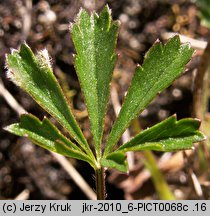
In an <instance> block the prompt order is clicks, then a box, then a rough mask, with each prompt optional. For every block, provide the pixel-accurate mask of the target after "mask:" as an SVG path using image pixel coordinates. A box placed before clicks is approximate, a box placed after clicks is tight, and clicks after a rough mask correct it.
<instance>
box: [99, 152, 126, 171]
mask: <svg viewBox="0 0 210 216" xmlns="http://www.w3.org/2000/svg"><path fill="white" fill-rule="evenodd" d="M101 165H102V166H104V167H109V168H115V169H117V170H119V171H121V172H127V171H128V163H127V158H126V155H125V154H124V153H122V152H113V153H111V154H108V155H107V157H106V158H101Z"/></svg>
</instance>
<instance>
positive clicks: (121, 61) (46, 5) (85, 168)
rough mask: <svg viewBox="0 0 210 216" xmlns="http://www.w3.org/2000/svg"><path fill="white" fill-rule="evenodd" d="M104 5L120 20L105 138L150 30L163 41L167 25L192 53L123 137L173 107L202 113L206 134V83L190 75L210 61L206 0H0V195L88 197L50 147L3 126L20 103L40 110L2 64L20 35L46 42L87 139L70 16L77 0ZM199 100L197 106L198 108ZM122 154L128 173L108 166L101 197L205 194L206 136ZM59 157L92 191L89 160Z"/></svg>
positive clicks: (208, 190)
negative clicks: (184, 146)
mask: <svg viewBox="0 0 210 216" xmlns="http://www.w3.org/2000/svg"><path fill="white" fill-rule="evenodd" d="M105 4H108V5H109V7H110V8H111V9H112V14H113V18H114V19H119V20H120V21H121V27H120V32H119V39H118V44H117V50H116V51H117V53H118V54H119V57H118V62H117V65H116V67H115V71H114V76H113V80H112V88H111V98H110V102H109V108H108V113H107V116H106V119H105V134H104V140H106V137H107V134H108V133H109V131H110V128H111V126H112V124H113V121H114V120H115V118H116V109H117V107H119V106H120V104H121V103H122V101H123V98H124V95H125V93H126V91H127V89H128V86H129V84H130V81H131V78H132V75H133V73H134V70H135V67H136V64H137V63H139V64H141V63H142V62H143V58H144V55H145V53H146V52H147V50H148V49H149V48H150V47H151V46H152V44H153V43H154V42H155V41H156V40H157V39H158V38H159V39H160V40H161V41H163V42H165V41H166V40H167V39H168V38H169V37H170V36H171V33H172V32H176V33H179V34H181V35H182V37H181V40H182V41H190V42H191V45H192V46H193V47H194V48H195V49H196V53H195V54H194V56H193V58H192V60H191V62H190V63H189V64H188V65H187V71H186V72H185V73H184V74H183V75H182V76H181V77H180V78H179V79H177V80H176V81H175V82H174V83H173V84H172V85H171V86H170V87H169V88H168V89H166V90H165V91H164V92H162V93H161V94H160V95H158V97H157V98H156V99H155V100H154V101H152V103H151V104H150V105H149V106H148V108H147V109H146V110H145V111H144V112H143V113H142V114H141V115H140V116H139V118H138V119H136V120H134V121H133V123H132V125H131V126H130V128H129V130H128V131H126V133H125V134H124V136H123V138H122V140H121V142H124V141H126V140H127V139H130V137H132V136H133V135H135V134H136V133H137V132H139V131H140V130H142V129H145V128H147V127H149V126H152V125H154V124H155V123H157V122H160V121H161V120H163V119H165V118H167V117H168V116H170V115H172V114H174V113H177V116H178V119H180V118H184V117H191V116H193V117H199V118H201V119H202V120H203V121H204V124H202V128H201V129H202V130H203V131H205V132H206V134H208V133H209V131H210V130H209V128H210V126H209V125H210V121H209V116H208V112H209V109H208V95H209V91H208V89H209V88H208V86H209V85H208V84H206V82H205V83H203V82H201V83H200V84H199V83H196V80H197V81H198V80H201V81H202V80H203V77H204V74H202V72H200V73H201V75H199V71H200V70H201V69H200V68H201V66H200V65H201V63H202V62H207V63H206V64H207V66H206V68H210V67H209V65H208V64H210V63H208V62H210V60H209V59H210V55H208V54H209V53H210V50H209V48H208V46H207V44H208V41H209V36H210V30H209V27H210V1H209V0H200V1H199V0H197V1H191V0H147V1H144V0H118V1H114V0H107V1H106V0H100V1H97V0H95V1H93V0H62V1H59V0H49V1H44V0H0V84H1V86H0V199H75V200H76V199H90V198H93V197H94V195H93V196H92V195H90V196H88V195H87V193H88V192H87V191H85V189H82V186H81V185H80V183H78V182H77V181H75V179H74V178H72V175H74V174H72V173H71V171H69V170H68V166H67V168H66V167H65V165H63V164H62V163H60V162H59V161H58V160H57V159H56V158H55V157H54V156H53V155H52V154H50V153H49V152H48V151H46V150H44V149H42V148H40V147H37V146H35V145H33V144H32V143H30V141H28V140H27V139H26V138H20V137H17V136H14V135H12V134H9V133H8V132H6V131H4V130H3V129H2V127H4V126H7V125H9V124H11V123H14V122H18V121H19V115H18V112H21V109H22V108H24V109H25V110H27V111H28V112H30V113H32V114H34V115H36V116H37V117H39V118H40V119H42V118H43V116H44V115H47V116H48V114H46V113H45V111H44V110H42V109H41V108H40V107H39V106H38V105H37V104H36V103H35V102H34V101H33V100H32V99H31V98H30V97H29V96H28V95H27V94H26V93H25V92H24V91H22V90H21V89H19V88H17V87H16V86H15V85H14V84H13V83H11V82H10V81H9V80H8V79H7V78H6V76H5V72H6V69H5V67H4V64H5V54H6V53H9V52H10V48H15V49H17V48H18V47H19V46H20V44H21V43H22V42H23V41H26V42H27V43H28V44H29V46H30V47H31V48H32V50H33V51H36V50H40V49H43V48H47V50H48V51H49V54H50V55H51V57H52V63H53V69H54V73H55V75H56V77H57V78H58V80H59V83H60V84H61V86H62V89H63V90H64V92H65V94H66V95H67V97H68V99H69V101H70V103H71V106H72V109H73V111H74V114H75V116H76V118H77V120H78V122H79V124H80V126H81V128H82V130H83V132H84V134H85V137H86V138H87V139H88V141H89V143H92V136H91V133H90V130H89V120H88V116H87V111H86V107H85V104H84V100H83V95H82V93H81V90H80V86H79V82H78V79H77V76H76V73H75V69H74V66H73V57H72V54H73V53H75V50H74V46H73V44H72V40H71V35H70V33H69V23H70V22H73V21H74V18H75V15H76V14H77V13H78V11H79V9H80V7H83V8H86V9H87V10H88V11H93V10H95V11H97V12H99V11H100V10H101V9H102V7H103V6H104V5H105ZM184 36H185V37H184ZM192 39H193V40H192ZM206 47H207V48H206ZM204 54H205V55H204ZM204 56H205V59H204ZM206 56H207V57H206ZM208 57H209V58H208ZM202 64H203V65H204V63H202ZM205 74H207V72H206V71H205ZM207 83H208V80H207ZM199 89H201V92H205V93H206V94H205V101H206V103H205V105H203V104H201V103H200V101H199V99H197V97H196V95H197V96H198V98H199V96H200V97H203V95H204V93H201V94H200V95H199V93H198V90H199ZM9 93H10V94H11V95H9ZM8 95H9V96H8ZM10 96H13V97H14V98H15V100H16V101H13V98H12V99H11V98H10ZM16 102H18V103H19V104H20V106H21V107H20V106H17V104H16ZM10 103H11V104H10ZM12 105H14V106H12ZM202 106H204V110H205V112H204V113H199V107H202ZM195 107H197V108H195ZM52 121H53V120H52ZM129 161H130V162H129V163H130V174H129V175H125V174H122V173H120V172H117V171H116V170H109V171H108V172H107V177H106V179H107V183H106V185H107V199H169V198H176V199H209V198H210V168H209V147H208V140H207V142H205V143H201V144H200V145H199V146H195V150H193V151H184V152H183V151H182V152H176V153H165V154H163V153H158V152H138V153H135V154H134V155H130V156H129ZM67 162H68V163H70V164H71V165H73V167H75V168H76V170H77V171H78V173H79V174H80V175H81V177H82V178H83V180H84V181H85V182H86V184H88V185H89V187H90V188H89V189H90V191H91V190H93V191H92V192H93V193H92V192H90V193H92V194H94V188H95V179H94V171H93V170H92V168H91V167H89V165H88V164H86V163H85V162H81V161H77V160H74V159H68V161H67ZM81 184H82V183H81ZM86 192H87V193H86Z"/></svg>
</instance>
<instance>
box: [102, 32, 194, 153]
mask: <svg viewBox="0 0 210 216" xmlns="http://www.w3.org/2000/svg"><path fill="white" fill-rule="evenodd" d="M192 54H193V50H192V49H191V48H190V46H189V44H183V45H181V43H180V39H179V36H174V37H173V38H172V39H170V40H169V41H168V42H167V44H166V45H163V44H162V43H160V42H156V43H155V45H154V46H153V47H152V48H151V49H150V50H149V51H148V52H147V54H146V56H145V60H144V63H143V65H142V66H139V67H137V69H136V72H135V74H134V77H133V79H132V82H131V85H130V88H129V89H128V92H127V95H126V98H125V101H124V103H123V105H122V108H121V110H120V113H119V115H118V118H117V119H116V121H115V123H114V125H113V127H112V130H111V133H110V135H109V138H108V140H107V144H106V148H105V155H107V154H108V153H109V152H111V151H112V149H113V147H114V146H115V145H116V143H117V142H118V140H119V138H120V136H121V135H122V133H123V132H124V131H125V130H126V128H127V127H128V126H129V125H130V123H131V121H132V120H133V119H134V118H136V117H137V116H138V114H139V113H140V112H142V111H143V110H144V109H145V107H146V106H147V105H148V104H149V103H150V102H151V100H152V99H154V97H155V96H156V95H157V94H158V93H159V92H161V91H162V90H164V89H165V88H166V87H168V86H169V85H170V84H171V83H172V81H173V80H175V79H176V78H177V77H178V76H179V75H180V74H181V73H182V71H183V70H184V67H185V65H186V64H187V62H188V61H189V60H190V58H191V56H192Z"/></svg>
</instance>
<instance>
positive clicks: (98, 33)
mask: <svg viewBox="0 0 210 216" xmlns="http://www.w3.org/2000/svg"><path fill="white" fill-rule="evenodd" d="M118 25H119V24H118V22H113V21H112V17H111V11H110V9H109V8H108V6H105V8H104V9H103V10H102V12H101V13H100V15H99V16H98V15H97V14H96V13H94V14H91V16H90V15H89V14H88V13H87V12H86V11H85V10H81V11H80V13H79V14H78V17H77V19H76V22H75V23H74V24H72V25H71V33H72V39H73V42H74V45H75V48H76V51H77V54H76V56H75V68H76V72H77V75H78V78H79V81H80V84H81V87H82V91H83V93H84V97H85V101H86V105H87V109H88V113H89V119H90V123H91V131H92V134H93V139H94V143H95V148H96V154H97V155H98V156H100V154H101V149H100V144H101V140H102V135H103V127H104V116H105V112H106V107H107V101H108V97H109V92H110V91H109V89H110V88H109V85H110V81H111V77H112V72H113V69H114V66H115V62H116V53H115V51H114V49H115V46H116V40H117V34H118Z"/></svg>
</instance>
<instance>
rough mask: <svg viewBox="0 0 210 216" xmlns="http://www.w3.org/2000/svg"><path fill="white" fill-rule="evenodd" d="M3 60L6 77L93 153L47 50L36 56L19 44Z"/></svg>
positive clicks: (24, 45)
mask: <svg viewBox="0 0 210 216" xmlns="http://www.w3.org/2000/svg"><path fill="white" fill-rule="evenodd" d="M6 63H7V68H8V77H9V78H10V79H11V80H12V81H13V82H14V83H15V84H16V85H18V86H20V87H21V88H23V89H24V90H25V91H26V92H27V93H28V94H29V95H31V96H32V97H33V99H34V100H35V101H36V102H37V103H38V104H39V105H40V106H41V107H43V108H44V109H45V110H46V111H47V112H49V113H50V114H51V115H52V116H53V117H54V118H55V119H56V120H57V121H58V122H59V123H60V124H61V125H62V126H63V127H64V128H65V129H67V131H68V132H69V133H70V135H71V136H72V137H73V138H74V139H75V140H76V141H77V142H78V143H79V144H80V146H81V147H82V148H83V149H84V150H85V151H86V152H87V153H88V154H89V155H92V151H91V150H90V148H89V145H88V143H87V141H86V139H85V138H84V136H83V134H82V132H81V130H80V128H79V126H78V124H77V122H76V120H75V118H74V116H73V114H72V112H71V110H70V108H69V106H68V103H67V100H66V98H65V96H64V94H63V93H62V90H61V87H60V85H59V84H58V82H57V80H56V78H55V76H54V74H53V72H52V69H51V65H50V60H49V56H48V53H47V51H46V50H43V51H41V52H39V53H38V54H37V55H36V56H35V55H34V54H33V52H32V51H31V49H30V48H29V47H28V45H26V44H22V45H21V47H20V50H19V51H18V50H12V53H11V54H9V55H7V57H6ZM92 157H93V156H92Z"/></svg>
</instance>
